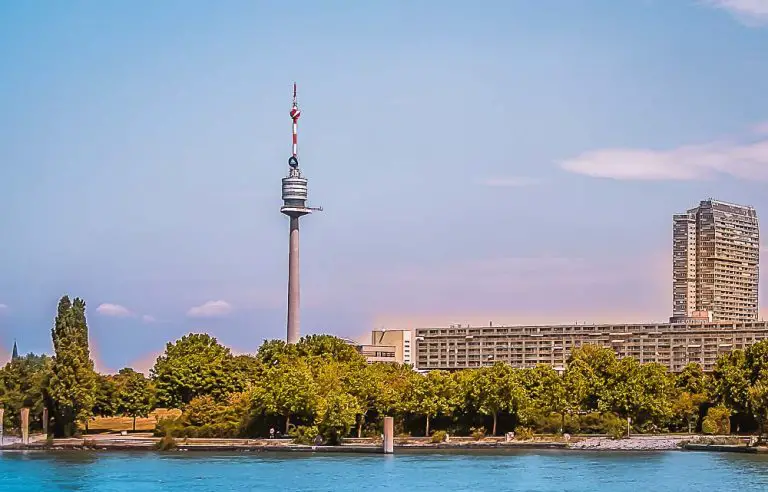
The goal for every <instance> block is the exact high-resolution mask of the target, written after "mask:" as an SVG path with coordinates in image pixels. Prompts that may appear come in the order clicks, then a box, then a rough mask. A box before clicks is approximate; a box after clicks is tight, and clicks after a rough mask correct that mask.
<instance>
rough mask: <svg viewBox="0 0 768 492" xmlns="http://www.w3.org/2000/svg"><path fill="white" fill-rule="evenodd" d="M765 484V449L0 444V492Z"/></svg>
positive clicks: (619, 490) (443, 491) (541, 491)
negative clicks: (265, 450)
mask: <svg viewBox="0 0 768 492" xmlns="http://www.w3.org/2000/svg"><path fill="white" fill-rule="evenodd" d="M57 490H67V491H73V490H80V491H104V492H123V491H130V492H143V491H184V492H197V491H251V490H253V491H261V490H264V491H277V490H286V491H313V492H314V491H340V492H346V491H349V492H352V491H354V492H358V491H361V492H362V491H373V490H393V491H423V492H437V491H439V492H448V491H462V490H468V491H469V490H471V491H486V490H488V491H538V492H545V491H573V492H581V491H584V492H586V491H590V492H593V491H610V492H623V491H633V492H635V491H643V490H653V491H656V492H658V491H713V490H717V491H726V490H734V491H736V490H738V491H739V492H749V491H765V490H768V456H766V457H764V456H760V455H747V454H717V453H702V452H685V451H668V452H655V453H640V452H623V453H607V452H589V451H586V452H578V451H526V452H522V451H519V452H504V453H499V452H471V453H468V452H441V453H404V452H401V453H399V454H397V455H395V456H384V455H351V454H350V455H335V454H334V455H320V454H316V455H309V454H307V455H303V454H302V455H297V454H261V453H242V454H236V453H195V452H192V453H163V454H161V453H153V452H102V453H97V452H83V451H69V452H41V451H38V452H32V451H30V452H20V451H15V452H11V451H5V452H2V453H0V491H2V492H17V491H19V492H21V491H24V492H38V491H46V492H48V491H57Z"/></svg>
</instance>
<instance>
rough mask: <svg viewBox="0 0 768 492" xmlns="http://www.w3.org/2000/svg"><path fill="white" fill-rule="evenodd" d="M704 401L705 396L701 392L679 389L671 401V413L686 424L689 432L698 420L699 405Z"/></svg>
mask: <svg viewBox="0 0 768 492" xmlns="http://www.w3.org/2000/svg"><path fill="white" fill-rule="evenodd" d="M705 401H706V396H705V395H703V394H701V393H689V392H687V391H681V392H679V393H678V395H677V398H675V399H674V402H673V403H672V413H673V414H674V415H675V416H677V417H678V418H679V419H680V420H682V421H683V422H684V423H685V424H686V425H687V426H688V433H689V434H690V433H692V432H693V430H694V428H695V426H696V422H697V421H698V420H699V412H700V409H701V405H702V404H703V403H704V402H705Z"/></svg>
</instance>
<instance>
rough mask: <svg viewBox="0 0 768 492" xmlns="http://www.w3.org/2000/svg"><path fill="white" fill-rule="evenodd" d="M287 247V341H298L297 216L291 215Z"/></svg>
mask: <svg viewBox="0 0 768 492" xmlns="http://www.w3.org/2000/svg"><path fill="white" fill-rule="evenodd" d="M289 242H290V244H289V249H288V335H287V337H286V341H287V342H288V343H296V342H298V341H299V218H298V217H291V234H290V241H289Z"/></svg>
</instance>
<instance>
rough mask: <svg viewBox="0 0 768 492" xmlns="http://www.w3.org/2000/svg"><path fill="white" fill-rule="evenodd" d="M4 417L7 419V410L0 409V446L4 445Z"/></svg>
mask: <svg viewBox="0 0 768 492" xmlns="http://www.w3.org/2000/svg"><path fill="white" fill-rule="evenodd" d="M3 417H5V408H0V446H2V445H3Z"/></svg>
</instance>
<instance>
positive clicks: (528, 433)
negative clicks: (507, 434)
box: [515, 427, 533, 441]
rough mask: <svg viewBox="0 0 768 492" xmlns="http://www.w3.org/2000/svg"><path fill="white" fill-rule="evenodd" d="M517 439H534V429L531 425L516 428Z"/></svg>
mask: <svg viewBox="0 0 768 492" xmlns="http://www.w3.org/2000/svg"><path fill="white" fill-rule="evenodd" d="M515 439H517V440H518V441H530V440H531V439H533V429H531V428H530V427H518V428H517V429H515Z"/></svg>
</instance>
